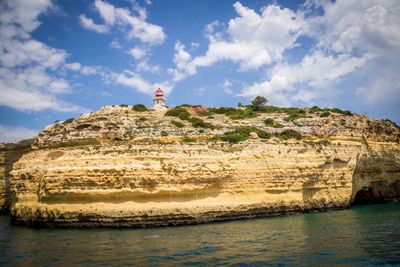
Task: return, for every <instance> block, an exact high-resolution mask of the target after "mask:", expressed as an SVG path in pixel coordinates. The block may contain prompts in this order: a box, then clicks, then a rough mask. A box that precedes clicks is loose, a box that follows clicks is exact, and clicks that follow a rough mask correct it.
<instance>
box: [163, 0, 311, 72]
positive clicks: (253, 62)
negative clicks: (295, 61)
mask: <svg viewBox="0 0 400 267" xmlns="http://www.w3.org/2000/svg"><path fill="white" fill-rule="evenodd" d="M233 6H234V8H235V10H236V13H237V14H238V17H236V18H234V19H231V20H230V21H229V26H228V28H227V29H226V31H225V32H217V31H216V28H217V27H218V26H220V23H219V22H218V21H214V22H213V23H211V24H209V25H207V27H206V36H207V38H208V39H209V41H210V44H209V46H208V50H207V52H206V53H205V55H203V56H197V57H194V58H192V59H191V56H190V55H189V53H188V52H186V51H185V50H184V46H183V45H182V44H180V43H179V42H178V43H177V45H175V57H174V62H175V64H176V69H174V70H170V73H172V74H174V80H181V79H183V78H185V77H186V76H187V75H193V74H195V73H196V72H197V68H198V67H209V66H211V65H213V64H215V63H217V62H219V61H223V60H229V61H233V62H235V63H238V64H239V70H240V71H248V70H256V69H259V68H260V67H262V66H267V65H270V64H271V63H273V62H275V61H277V60H279V59H281V58H282V56H283V53H284V51H285V50H287V49H289V48H292V47H294V46H295V42H296V39H297V37H298V36H299V35H300V33H301V31H302V29H303V27H304V25H305V23H304V19H303V16H302V14H301V13H299V14H298V13H294V12H293V11H292V10H290V9H287V8H281V7H279V6H277V5H270V6H268V7H266V8H264V9H263V11H262V13H261V14H258V13H256V12H255V11H254V10H252V9H249V8H247V7H245V6H243V5H242V4H240V3H239V2H236V3H235V4H234V5H233ZM224 36H226V37H224ZM189 59H190V60H189Z"/></svg>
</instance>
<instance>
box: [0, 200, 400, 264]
mask: <svg viewBox="0 0 400 267" xmlns="http://www.w3.org/2000/svg"><path fill="white" fill-rule="evenodd" d="M9 221H10V217H9V216H1V217H0V265H1V266H71V265H84V266H129V265H131V266H183V265H189V266H190V265H198V266H205V265H207V266H214V265H230V266H266V265H272V266H285V265H296V266H310V265H313V266H314V265H318V266H320V265H322V266H332V265H342V266H357V265H359V266H371V265H380V266H382V265H388V266H391V265H399V266H400V203H393V204H383V205H365V206H353V207H351V208H349V209H346V210H336V211H326V212H316V213H308V214H297V215H289V216H281V217H270V218H260V219H249V220H237V221H227V222H220V223H210V224H200V225H189V226H176V227H159V228H146V229H116V228H111V229H108V228H90V229H82V228H81V229H74V228H64V229H45V228H31V227H24V226H14V225H10V224H9Z"/></svg>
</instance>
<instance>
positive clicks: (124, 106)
mask: <svg viewBox="0 0 400 267" xmlns="http://www.w3.org/2000/svg"><path fill="white" fill-rule="evenodd" d="M119 106H120V107H121V108H126V107H128V105H126V104H120V105H119Z"/></svg>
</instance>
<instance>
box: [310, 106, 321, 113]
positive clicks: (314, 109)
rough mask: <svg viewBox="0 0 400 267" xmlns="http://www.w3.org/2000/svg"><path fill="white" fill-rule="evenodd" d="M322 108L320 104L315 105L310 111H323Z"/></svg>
mask: <svg viewBox="0 0 400 267" xmlns="http://www.w3.org/2000/svg"><path fill="white" fill-rule="evenodd" d="M321 110H322V109H320V108H319V107H318V106H313V107H312V108H310V113H314V112H318V111H321Z"/></svg>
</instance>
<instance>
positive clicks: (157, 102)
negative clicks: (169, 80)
mask: <svg viewBox="0 0 400 267" xmlns="http://www.w3.org/2000/svg"><path fill="white" fill-rule="evenodd" d="M166 101H167V99H165V97H164V92H163V90H161V89H160V88H158V90H157V91H156V94H155V96H154V97H153V102H154V108H158V107H161V106H165V102H166Z"/></svg>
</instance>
